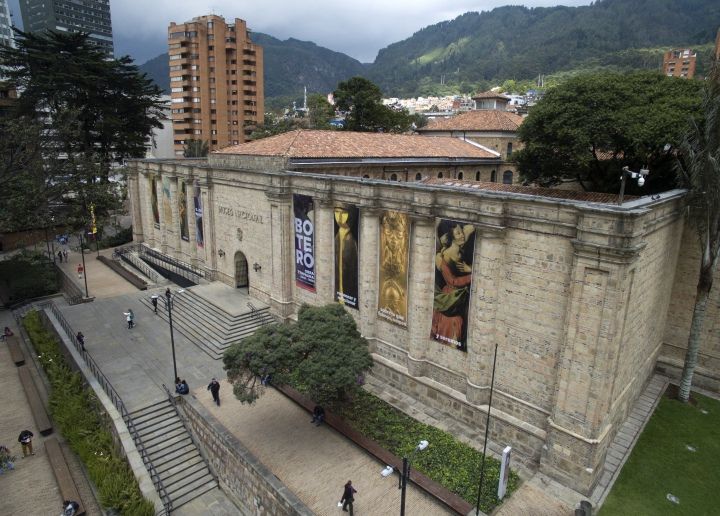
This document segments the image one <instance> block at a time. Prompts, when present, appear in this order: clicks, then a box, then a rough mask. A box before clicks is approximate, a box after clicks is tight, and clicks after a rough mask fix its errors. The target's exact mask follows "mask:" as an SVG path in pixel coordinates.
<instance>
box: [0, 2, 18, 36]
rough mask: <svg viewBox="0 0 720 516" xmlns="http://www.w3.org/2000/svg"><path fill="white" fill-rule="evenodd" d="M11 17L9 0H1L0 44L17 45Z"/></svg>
mask: <svg viewBox="0 0 720 516" xmlns="http://www.w3.org/2000/svg"><path fill="white" fill-rule="evenodd" d="M12 25H13V24H12V19H11V18H10V6H9V5H8V2H7V0H0V44H3V45H10V46H11V47H14V46H15V40H14V39H13V31H12Z"/></svg>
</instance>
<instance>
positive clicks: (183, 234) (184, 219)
mask: <svg viewBox="0 0 720 516" xmlns="http://www.w3.org/2000/svg"><path fill="white" fill-rule="evenodd" d="M179 183H180V184H179V185H178V186H179V187H180V188H179V190H180V195H179V196H178V214H180V238H182V239H183V240H185V241H186V242H189V241H190V235H189V234H188V216H187V185H186V184H185V181H182V180H181V181H179Z"/></svg>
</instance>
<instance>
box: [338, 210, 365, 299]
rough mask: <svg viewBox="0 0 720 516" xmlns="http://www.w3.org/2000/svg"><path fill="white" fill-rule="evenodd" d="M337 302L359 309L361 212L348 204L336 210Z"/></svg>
mask: <svg viewBox="0 0 720 516" xmlns="http://www.w3.org/2000/svg"><path fill="white" fill-rule="evenodd" d="M334 214H335V224H334V226H335V300H336V301H337V302H339V303H341V304H343V305H345V306H349V307H351V308H355V309H357V308H358V307H359V303H358V247H359V246H358V242H359V238H358V237H359V235H358V225H359V224H358V222H359V219H360V210H358V208H357V206H353V205H351V204H346V205H345V206H342V207H337V208H335V211H334Z"/></svg>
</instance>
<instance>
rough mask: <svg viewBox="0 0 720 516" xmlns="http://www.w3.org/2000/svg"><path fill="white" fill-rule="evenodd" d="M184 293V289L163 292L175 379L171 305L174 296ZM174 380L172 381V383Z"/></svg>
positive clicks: (176, 375)
mask: <svg viewBox="0 0 720 516" xmlns="http://www.w3.org/2000/svg"><path fill="white" fill-rule="evenodd" d="M183 292H185V290H184V289H180V290H178V291H177V292H175V293H174V294H173V293H172V292H170V289H169V288H168V289H167V290H165V307H166V308H167V312H168V321H169V322H170V347H171V348H172V359H173V374H174V375H175V376H174V377H173V378H177V377H178V374H177V362H176V360H175V335H174V333H173V322H172V307H173V303H174V302H175V296H177V295H178V294H182V293H183ZM174 381H175V380H173V382H174Z"/></svg>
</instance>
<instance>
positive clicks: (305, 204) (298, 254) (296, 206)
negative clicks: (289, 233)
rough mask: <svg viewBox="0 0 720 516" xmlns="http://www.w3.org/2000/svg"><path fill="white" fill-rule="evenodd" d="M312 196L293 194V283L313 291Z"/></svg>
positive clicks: (313, 226)
mask: <svg viewBox="0 0 720 516" xmlns="http://www.w3.org/2000/svg"><path fill="white" fill-rule="evenodd" d="M313 208H314V205H313V200H312V197H310V196H308V195H299V194H293V213H294V219H293V227H294V231H295V284H296V285H297V286H298V287H300V288H304V289H305V290H309V291H311V292H315V222H314V209H313Z"/></svg>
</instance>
